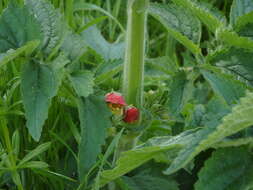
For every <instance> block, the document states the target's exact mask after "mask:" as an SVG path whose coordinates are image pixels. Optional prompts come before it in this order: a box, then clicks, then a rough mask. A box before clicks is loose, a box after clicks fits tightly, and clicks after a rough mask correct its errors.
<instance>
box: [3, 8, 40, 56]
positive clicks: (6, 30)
mask: <svg viewBox="0 0 253 190" xmlns="http://www.w3.org/2000/svg"><path fill="white" fill-rule="evenodd" d="M32 40H42V36H41V33H40V26H39V24H38V22H37V21H36V20H35V18H34V17H33V16H32V15H31V14H30V13H29V11H28V9H27V8H26V7H19V6H18V5H16V4H10V5H9V6H8V8H7V9H5V10H4V11H3V13H2V15H1V18H0V44H1V46H0V53H3V52H6V51H7V50H9V49H17V48H20V47H22V46H24V45H25V44H26V43H27V42H29V41H32ZM19 51H21V50H19Z"/></svg>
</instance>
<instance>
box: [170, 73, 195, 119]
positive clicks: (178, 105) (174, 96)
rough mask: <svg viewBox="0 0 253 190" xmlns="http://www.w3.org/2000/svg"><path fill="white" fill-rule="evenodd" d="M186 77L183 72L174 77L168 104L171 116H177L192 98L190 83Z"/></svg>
mask: <svg viewBox="0 0 253 190" xmlns="http://www.w3.org/2000/svg"><path fill="white" fill-rule="evenodd" d="M186 77H187V76H186V73H185V72H183V71H180V72H177V73H176V74H175V76H173V77H172V81H171V84H170V93H169V103H168V106H169V110H170V114H171V115H174V116H177V115H178V114H179V113H180V112H181V110H182V108H183V106H184V104H185V103H186V101H187V99H188V97H189V96H190V91H189V90H190V89H189V87H190V86H189V85H190V82H189V81H188V80H187V78H186Z"/></svg>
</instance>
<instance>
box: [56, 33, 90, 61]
mask: <svg viewBox="0 0 253 190" xmlns="http://www.w3.org/2000/svg"><path fill="white" fill-rule="evenodd" d="M61 50H62V51H63V52H64V53H65V54H66V55H68V57H69V58H70V59H71V60H72V61H76V60H79V59H80V57H81V56H82V55H83V54H84V52H85V51H86V50H87V47H86V44H85V42H84V40H83V39H82V38H81V36H80V35H77V34H73V33H69V34H68V35H67V36H66V37H65V38H64V41H63V44H62V46H61Z"/></svg>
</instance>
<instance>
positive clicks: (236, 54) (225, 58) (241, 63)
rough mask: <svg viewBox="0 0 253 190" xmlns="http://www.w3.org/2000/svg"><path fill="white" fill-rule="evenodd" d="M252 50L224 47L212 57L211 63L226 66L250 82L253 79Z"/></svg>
mask: <svg viewBox="0 0 253 190" xmlns="http://www.w3.org/2000/svg"><path fill="white" fill-rule="evenodd" d="M252 54H253V53H252V52H251V51H247V50H244V49H237V48H231V49H224V50H220V51H217V52H216V53H215V54H214V55H213V56H212V57H210V60H209V61H210V63H213V64H216V65H217V66H219V67H223V68H226V69H227V70H228V71H231V72H233V73H234V74H235V75H237V76H238V77H241V78H243V79H245V80H247V81H249V82H252V81H253V78H252V74H253V67H252V64H251V57H252Z"/></svg>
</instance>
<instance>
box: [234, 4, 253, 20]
mask: <svg viewBox="0 0 253 190" xmlns="http://www.w3.org/2000/svg"><path fill="white" fill-rule="evenodd" d="M252 11H253V1H252V0H234V1H233V4H232V6H231V11H230V24H232V25H237V24H240V23H239V20H240V21H243V19H242V18H243V17H244V16H245V15H246V14H249V13H250V12H252ZM251 22H252V21H251Z"/></svg>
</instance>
